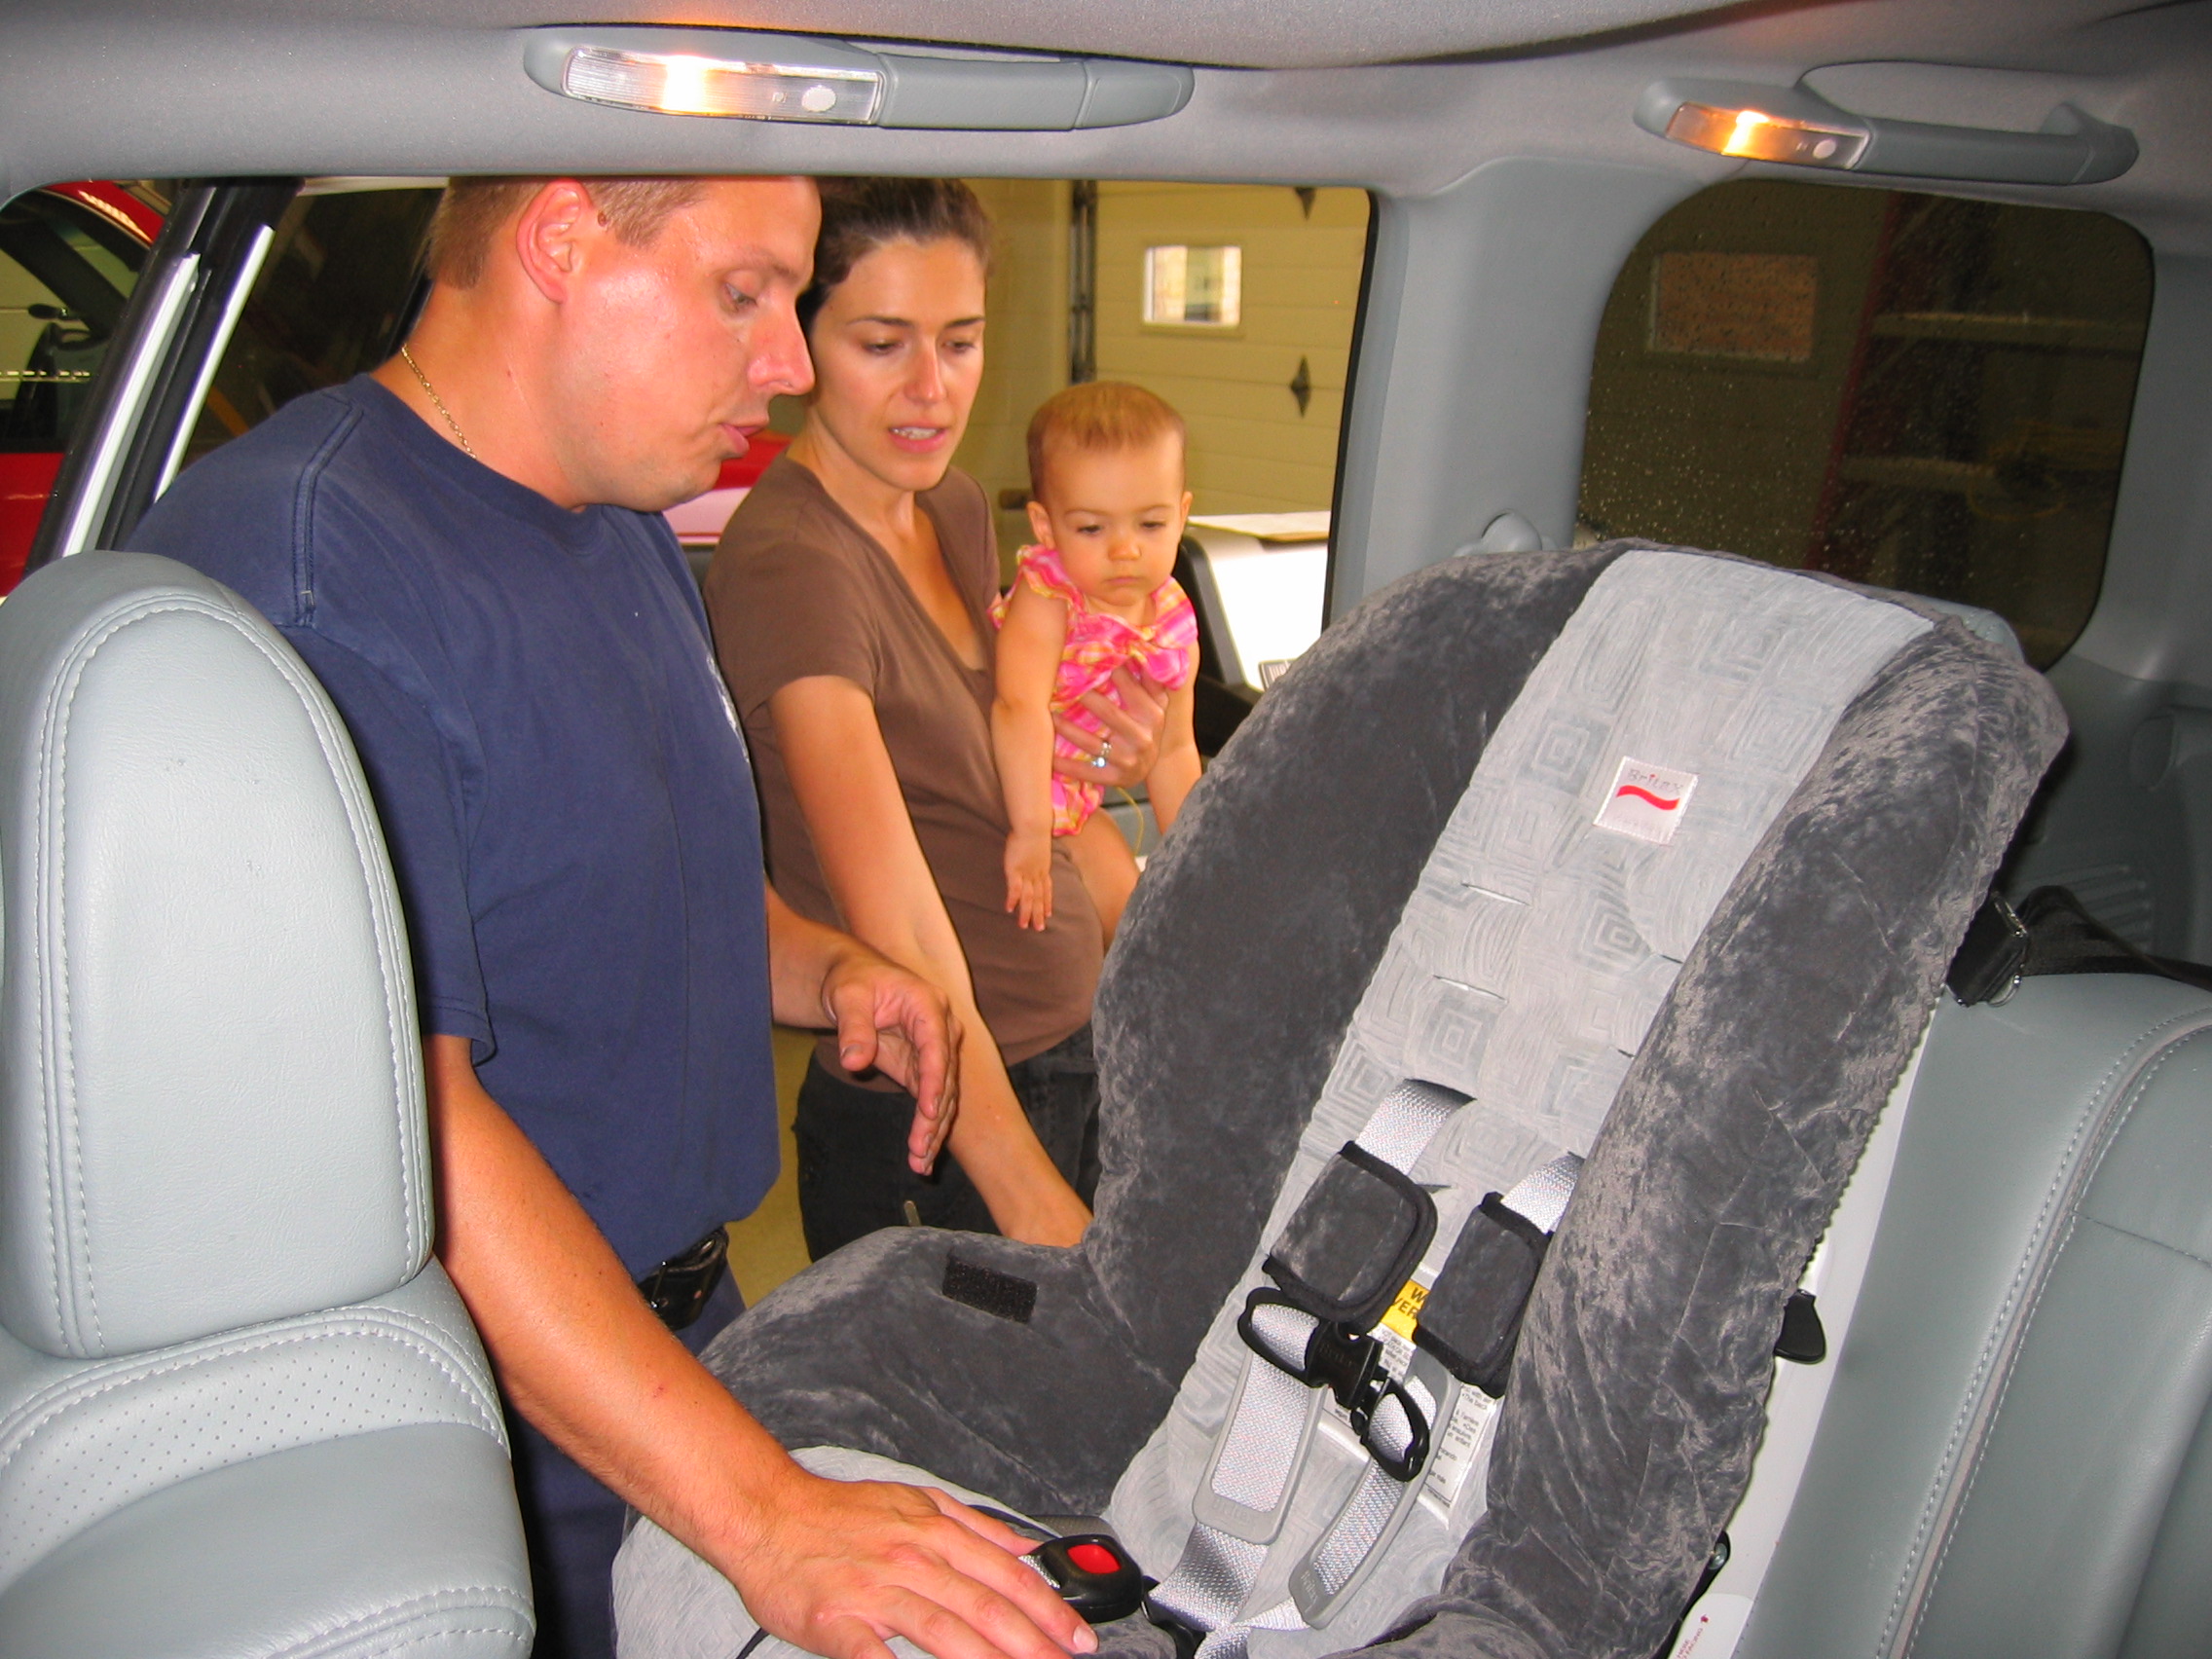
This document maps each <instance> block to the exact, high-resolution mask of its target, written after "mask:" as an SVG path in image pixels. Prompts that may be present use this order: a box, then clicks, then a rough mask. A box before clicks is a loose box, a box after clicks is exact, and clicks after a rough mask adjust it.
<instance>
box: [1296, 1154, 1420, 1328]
mask: <svg viewBox="0 0 2212 1659" xmlns="http://www.w3.org/2000/svg"><path fill="white" fill-rule="evenodd" d="M1435 1235H1436V1200H1435V1199H1433V1198H1430V1197H1429V1196H1428V1194H1427V1193H1426V1192H1425V1191H1424V1190H1422V1189H1421V1188H1420V1187H1419V1185H1417V1184H1416V1183H1415V1182H1414V1180H1413V1178H1412V1177H1411V1176H1408V1175H1406V1174H1404V1173H1402V1172H1401V1171H1399V1170H1397V1169H1393V1168H1392V1167H1391V1166H1390V1165H1389V1164H1387V1163H1385V1162H1383V1161H1382V1160H1381V1159H1380V1158H1377V1157H1376V1156H1375V1155H1374V1154H1373V1153H1371V1152H1369V1151H1367V1150H1366V1149H1365V1148H1363V1147H1361V1146H1359V1145H1358V1144H1356V1143H1354V1142H1350V1141H1346V1143H1345V1146H1344V1150H1342V1151H1341V1152H1339V1153H1338V1154H1337V1156H1336V1157H1335V1158H1334V1159H1333V1160H1331V1161H1330V1162H1329V1164H1328V1166H1327V1167H1326V1168H1324V1169H1323V1170H1322V1171H1321V1175H1320V1178H1319V1179H1318V1180H1316V1181H1315V1182H1314V1183H1313V1185H1312V1186H1311V1187H1310V1188H1309V1190H1308V1191H1307V1194H1306V1198H1305V1199H1304V1200H1303V1201H1302V1202H1301V1203H1300V1204H1299V1206H1298V1209H1297V1211H1296V1212H1295V1213H1294V1214H1293V1215H1292V1216H1291V1218H1290V1222H1289V1225H1288V1226H1286V1227H1285V1228H1284V1229H1283V1230H1282V1235H1281V1236H1280V1237H1279V1238H1277V1239H1276V1240H1275V1244H1274V1248H1273V1249H1272V1250H1271V1251H1270V1252H1269V1253H1268V1259H1267V1261H1266V1262H1265V1263H1264V1264H1263V1266H1264V1267H1265V1269H1266V1271H1267V1274H1268V1276H1269V1277H1270V1278H1272V1279H1273V1280H1274V1281H1275V1283H1276V1284H1278V1285H1280V1286H1281V1287H1282V1289H1283V1294H1285V1295H1286V1296H1288V1297H1290V1298H1291V1299H1292V1300H1293V1301H1294V1302H1296V1303H1297V1304H1298V1305H1299V1306H1300V1307H1301V1308H1304V1309H1306V1310H1307V1311H1309V1313H1311V1314H1313V1315H1314V1316H1315V1317H1316V1318H1319V1319H1326V1320H1331V1321H1334V1322H1336V1323H1340V1324H1345V1325H1348V1326H1350V1327H1351V1328H1352V1329H1353V1330H1358V1331H1364V1330H1366V1329H1367V1328H1368V1327H1369V1326H1370V1325H1373V1324H1374V1323H1375V1321H1376V1320H1378V1319H1380V1318H1382V1317H1383V1311H1384V1310H1385V1309H1388V1307H1389V1306H1390V1301H1391V1298H1393V1297H1394V1296H1396V1295H1397V1293H1398V1291H1399V1289H1400V1288H1401V1287H1402V1286H1403V1285H1404V1284H1405V1282H1406V1280H1407V1279H1408V1278H1409V1277H1411V1276H1412V1273H1413V1271H1414V1269H1416V1268H1417V1267H1419V1265H1420V1258H1421V1253H1422V1252H1423V1251H1425V1250H1426V1249H1427V1248H1428V1242H1429V1240H1430V1239H1431V1238H1433V1237H1434V1236H1435Z"/></svg>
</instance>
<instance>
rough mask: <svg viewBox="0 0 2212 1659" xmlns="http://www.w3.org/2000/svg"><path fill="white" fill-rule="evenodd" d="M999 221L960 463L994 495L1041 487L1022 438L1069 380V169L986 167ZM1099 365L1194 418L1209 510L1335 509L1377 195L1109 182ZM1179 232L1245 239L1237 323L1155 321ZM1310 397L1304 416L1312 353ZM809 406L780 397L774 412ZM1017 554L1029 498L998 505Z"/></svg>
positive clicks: (1184, 238) (1199, 494) (1103, 375)
mask: <svg viewBox="0 0 2212 1659" xmlns="http://www.w3.org/2000/svg"><path fill="white" fill-rule="evenodd" d="M969 182H970V183H971V184H972V185H973V186H974V187H975V190H976V193H977V196H979V197H980V198H981V199H982V202H983V205H984V206H985V207H987V208H988V209H989V210H990V213H991V217H992V219H993V221H994V222H995V224H996V227H997V236H996V253H995V257H994V260H993V265H992V270H991V279H990V288H989V299H988V304H989V317H990V323H989V327H988V329H987V331H986V333H985V336H984V352H983V384H982V387H981V389H980V390H979V391H978V392H977V398H976V409H975V414H974V415H973V417H972V418H971V420H970V422H969V426H968V435H967V437H966V439H965V440H964V441H963V442H962V444H961V446H960V453H959V456H958V458H957V461H958V464H959V465H960V466H961V467H962V468H963V469H965V470H966V471H968V472H969V473H971V474H973V475H974V476H975V478H976V479H977V482H978V483H980V484H981V485H982V486H983V489H984V491H985V492H986V493H987V494H988V496H989V497H990V498H991V500H992V501H993V503H994V504H995V503H996V502H998V500H999V499H1000V498H1001V496H1002V494H1003V493H1011V492H1020V493H1022V494H1024V495H1026V493H1027V490H1028V486H1029V462H1028V458H1027V455H1026V453H1025V444H1024V440H1025V437H1026V434H1027V432H1028V429H1029V417H1030V415H1031V414H1032V413H1033V412H1034V411H1035V410H1036V408H1037V406H1038V405H1039V404H1040V403H1042V402H1044V401H1045V399H1046V398H1048V397H1050V396H1051V395H1052V393H1053V392H1055V391H1057V390H1059V389H1060V388H1061V387H1064V386H1066V385H1067V384H1068V214H1069V197H1070V192H1069V186H1068V183H1067V181H1066V180H1064V179H971V180H970V181H969ZM1098 194H1099V202H1098V286H1097V296H1096V303H1097V309H1098V315H1097V334H1096V339H1097V373H1098V378H1099V379H1101V380H1127V381H1134V382H1135V383H1136V384H1137V385H1139V386H1143V387H1149V388H1150V389H1152V390H1154V391H1157V392H1158V393H1160V395H1161V396H1162V397H1164V398H1166V399H1167V400H1168V401H1169V402H1170V403H1172V404H1174V405H1175V407H1176V408H1177V409H1178V410H1180V411H1181V412H1182V415H1183V418H1184V420H1185V421H1187V422H1188V423H1189V424H1190V428H1191V489H1192V493H1193V494H1194V496H1195V497H1196V498H1197V499H1196V502H1195V506H1196V510H1198V512H1211V513H1229V512H1284V511H1295V510H1298V509H1301V508H1312V507H1326V506H1328V505H1329V502H1330V495H1331V492H1332V491H1333V489H1334V488H1335V483H1336V466H1337V429H1338V426H1339V424H1340V423H1341V422H1342V420H1343V418H1344V397H1345V380H1346V369H1347V367H1348V365H1349V361H1350V355H1351V332H1352V320H1353V313H1355V311H1356V310H1357V308H1358V304H1359V278H1360V267H1361V262H1362V261H1363V260H1364V258H1365V256H1366V244H1367V210H1368V203H1367V195H1366V193H1365V192H1364V191H1358V190H1339V189H1328V190H1317V191H1315V192H1313V200H1312V210H1311V212H1310V214H1309V213H1308V211H1307V210H1306V207H1305V204H1304V203H1303V202H1302V201H1301V199H1300V196H1299V193H1298V192H1297V191H1294V190H1290V189H1287V188H1285V187H1283V186H1280V185H1220V184H1125V183H1114V182H1106V183H1102V184H1101V185H1100V186H1099V187H1098ZM1173 242H1187V243H1196V244H1198V245H1201V246H1210V245H1215V244H1220V243H1234V244H1235V245H1236V246H1239V247H1241V248H1242V249H1243V250H1244V261H1243V308H1242V309H1243V318H1242V321H1241V322H1240V323H1239V325H1238V326H1237V327H1235V328H1234V329H1218V330H1211V329H1194V328H1161V327H1154V326H1149V325H1147V324H1146V323H1145V321H1144V320H1143V318H1144V309H1143V304H1144V295H1143V286H1144V251H1145V249H1146V248H1147V247H1150V246H1153V245H1156V244H1161V243H1173ZM1301 358H1303V359H1305V361H1306V363H1307V365H1308V370H1307V372H1308V376H1309V380H1310V382H1311V392H1310V396H1309V401H1308V405H1307V409H1306V413H1305V414H1303V415H1301V414H1300V413H1299V410H1298V401H1297V399H1296V397H1294V396H1293V395H1292V393H1291V390H1290V384H1291V381H1292V379H1293V377H1294V376H1295V375H1296V374H1297V372H1298V364H1299V361H1300V359H1301ZM799 414H800V410H799V408H798V406H797V404H796V403H795V401H794V400H779V407H778V409H777V411H776V416H777V418H776V422H775V424H776V426H777V428H778V429H779V430H784V431H795V430H797V427H798V417H799ZM998 528H999V539H1000V542H1001V547H1000V552H1001V556H1002V563H1006V564H1009V565H1010V564H1011V561H1012V556H1013V553H1014V548H1015V547H1016V546H1018V545H1019V543H1020V542H1022V541H1025V540H1027V539H1028V521H1027V519H1026V518H1025V516H1024V515H1023V513H1022V512H1021V510H1020V508H1019V507H1018V506H1017V507H1013V508H1001V509H999V513H998Z"/></svg>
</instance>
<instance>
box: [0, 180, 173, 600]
mask: <svg viewBox="0 0 2212 1659" xmlns="http://www.w3.org/2000/svg"><path fill="white" fill-rule="evenodd" d="M151 196H152V192H151V191H148V192H147V194H146V195H144V196H133V195H130V194H128V193H127V192H125V191H124V190H123V189H122V188H121V187H120V186H117V185H113V184H71V185H59V186H56V187H55V189H53V190H34V191H31V192H29V193H28V194H27V195H23V196H18V197H17V198H16V200H15V201H13V202H11V203H8V204H7V205H6V206H5V207H0V594H5V593H7V592H9V591H10V590H11V589H13V588H14V587H15V585H16V582H17V580H18V578H19V577H20V576H21V574H22V571H23V564H24V561H25V560H26V559H27V558H28V557H29V555H30V550H31V543H32V542H33V540H35V539H36V537H37V535H38V527H39V520H40V519H41V518H42V517H43V516H44V515H45V512H46V503H47V498H48V497H49V495H50V494H51V493H52V491H53V489H54V480H55V476H56V475H57V474H58V473H59V472H60V470H61V455H62V452H63V451H64V450H65V449H67V448H68V446H69V440H70V438H71V437H72V436H73V435H74V434H75V432H76V429H77V424H78V421H79V418H80V417H81V415H82V414H83V411H84V409H85V406H86V404H87V402H88V400H89V399H90V397H91V394H92V380H93V377H94V376H95V375H97V374H98V373H99V367H100V360H101V359H102V358H103V357H104V356H105V355H106V354H107V348H108V343H109V341H110V340H111V339H112V338H113V336H114V334H115V330H116V325H117V324H118V323H119V322H120V321H121V320H122V317H123V308H124V307H125V306H126V305H127V304H128V303H129V299H130V291H131V289H132V288H134V287H135V286H136V285H137V282H138V272H139V268H140V267H141V266H142V265H143V264H144V263H145V259H146V250H147V248H148V246H149V245H150V243H151V240H152V238H153V237H154V235H155V234H156V233H157V231H158V230H159V227H160V224H161V217H160V213H159V211H158V209H157V208H156V207H154V206H153V205H152V204H151V201H150V198H151Z"/></svg>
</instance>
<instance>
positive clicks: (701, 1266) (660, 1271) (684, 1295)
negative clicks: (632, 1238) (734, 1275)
mask: <svg viewBox="0 0 2212 1659" xmlns="http://www.w3.org/2000/svg"><path fill="white" fill-rule="evenodd" d="M728 1265H729V1235H728V1234H727V1233H726V1232H724V1231H723V1230H722V1229H721V1228H719V1227H718V1228H716V1229H715V1230H714V1231H713V1232H712V1233H710V1234H708V1235H706V1236H705V1237H704V1238H701V1239H700V1240H699V1241H698V1242H697V1243H696V1244H694V1245H692V1246H691V1247H690V1248H689V1249H688V1250H682V1251H679V1252H678V1253H677V1254H676V1255H673V1256H671V1257H669V1258H668V1260H667V1261H665V1262H663V1263H661V1264H660V1266H659V1267H657V1268H655V1269H653V1271H652V1272H649V1273H647V1274H645V1277H644V1278H642V1279H640V1280H639V1281H638V1289H639V1292H640V1293H641V1294H642V1295H644V1297H645V1305H646V1306H647V1307H648V1308H650V1309H652V1310H653V1312H654V1313H655V1314H656V1315H657V1316H658V1317H659V1319H660V1322H661V1323H662V1324H664V1325H666V1326H667V1327H668V1328H669V1329H670V1330H672V1331H682V1330H685V1329H687V1328H688V1327H690V1326H691V1325H693V1324H695V1323H697V1321H698V1318H699V1315H700V1314H701V1313H704V1312H705V1311H706V1310H707V1303H708V1302H709V1300H711V1299H712V1298H713V1296H714V1294H715V1292H716V1290H717V1289H718V1288H719V1286H720V1284H721V1281H722V1274H723V1272H726V1271H727V1269H728Z"/></svg>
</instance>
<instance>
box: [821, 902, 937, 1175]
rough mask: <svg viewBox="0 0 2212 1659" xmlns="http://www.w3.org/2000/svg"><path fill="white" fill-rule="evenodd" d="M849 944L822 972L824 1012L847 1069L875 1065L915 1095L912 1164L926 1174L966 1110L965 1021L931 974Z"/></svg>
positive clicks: (859, 1069) (908, 1137)
mask: <svg viewBox="0 0 2212 1659" xmlns="http://www.w3.org/2000/svg"><path fill="white" fill-rule="evenodd" d="M851 942H852V948H851V949H850V950H847V951H841V952H839V953H838V954H837V955H836V956H834V957H833V958H832V959H831V961H830V969H829V972H828V973H826V974H824V975H823V977H822V1012H823V1014H824V1015H825V1017H826V1018H827V1019H828V1020H829V1022H830V1025H832V1026H833V1027H834V1028H835V1029H836V1032H837V1058H838V1061H839V1062H840V1063H841V1064H842V1065H843V1066H844V1068H845V1069H846V1070H847V1071H849V1072H862V1071H866V1070H867V1069H868V1068H869V1067H871V1066H872V1067H874V1068H875V1069H876V1070H877V1071H879V1072H882V1073H883V1074H884V1075H885V1076H886V1077H888V1078H890V1079H891V1080H892V1081H893V1082H895V1083H897V1084H898V1085H899V1086H900V1087H901V1088H903V1089H905V1091H906V1092H907V1093H908V1094H911V1095H912V1096H913V1097H914V1123H913V1126H912V1127H911V1128H910V1129H908V1130H907V1132H906V1161H907V1163H908V1164H909V1165H911V1166H912V1168H913V1170H914V1172H915V1173H916V1174H917V1175H926V1174H928V1173H929V1172H930V1169H931V1167H932V1166H933V1165H934V1164H935V1163H936V1162H937V1155H938V1152H939V1151H940V1149H941V1148H942V1147H943V1145H944V1137H945V1136H946V1135H948V1134H950V1133H951V1132H952V1119H953V1115H954V1114H955V1113H956V1112H957V1111H959V1109H960V1021H959V1020H958V1019H957V1018H955V1017H954V1016H953V1013H952V1005H951V1004H950V1003H949V1002H948V1001H946V999H945V996H944V993H943V992H942V991H940V990H939V989H938V988H937V987H936V986H935V985H933V984H931V983H930V982H929V981H928V980H927V979H925V978H923V977H921V976H920V975H918V974H909V973H908V972H907V971H906V970H905V969H903V968H902V967H900V966H899V965H898V964H897V963H896V962H893V961H891V960H889V959H888V958H886V957H882V956H878V955H877V954H876V953H875V952H874V951H872V950H870V949H868V948H867V946H866V945H864V944H862V943H860V942H859V941H858V940H854V941H851Z"/></svg>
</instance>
